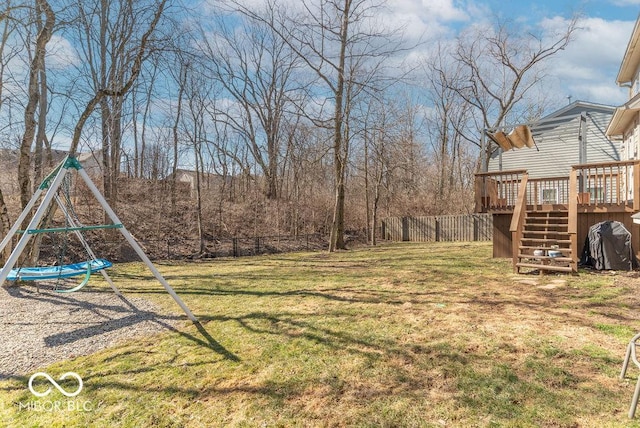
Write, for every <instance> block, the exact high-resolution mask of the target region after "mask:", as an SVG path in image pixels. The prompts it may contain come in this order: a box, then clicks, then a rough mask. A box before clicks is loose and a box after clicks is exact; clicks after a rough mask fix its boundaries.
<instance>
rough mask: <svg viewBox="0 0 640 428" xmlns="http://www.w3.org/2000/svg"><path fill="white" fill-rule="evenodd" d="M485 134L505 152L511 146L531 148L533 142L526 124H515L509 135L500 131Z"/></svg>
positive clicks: (511, 147)
mask: <svg viewBox="0 0 640 428" xmlns="http://www.w3.org/2000/svg"><path fill="white" fill-rule="evenodd" d="M487 135H488V136H489V138H491V139H492V140H493V141H494V142H495V143H496V144H497V145H499V146H500V147H501V148H502V150H504V151H505V152H506V151H509V150H511V149H513V148H516V149H521V148H523V147H524V146H527V147H529V148H531V147H533V145H534V144H535V143H534V141H533V135H531V129H529V127H528V126H527V125H519V126H516V127H515V128H513V130H512V131H511V132H510V133H509V135H507V134H505V133H504V132H502V131H497V132H487Z"/></svg>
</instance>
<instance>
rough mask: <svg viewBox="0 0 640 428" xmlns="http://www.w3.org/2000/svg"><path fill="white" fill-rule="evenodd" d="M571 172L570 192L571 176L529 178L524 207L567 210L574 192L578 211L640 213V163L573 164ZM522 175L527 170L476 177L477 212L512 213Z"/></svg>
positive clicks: (484, 174) (478, 175)
mask: <svg viewBox="0 0 640 428" xmlns="http://www.w3.org/2000/svg"><path fill="white" fill-rule="evenodd" d="M572 172H575V175H576V178H575V180H576V181H575V185H574V186H575V189H572V184H571V181H570V175H571V174H567V176H564V177H551V178H535V179H534V178H529V179H528V183H527V188H526V195H527V198H526V203H527V205H528V206H532V207H533V208H534V209H537V208H539V207H540V206H542V205H554V206H558V205H560V206H564V209H569V205H570V201H571V198H570V196H571V193H572V190H573V191H575V192H576V199H577V208H578V209H582V210H590V209H594V210H597V209H600V208H602V209H606V208H613V209H624V210H633V211H640V161H637V160H635V161H622V162H607V163H592V164H583V165H575V166H573V167H572ZM525 174H526V170H512V171H499V172H490V173H481V174H476V184H475V186H476V188H475V191H476V212H491V211H493V212H499V211H512V210H513V209H514V208H515V205H516V202H517V200H518V192H519V188H520V183H521V181H522V178H523V176H524V175H525ZM634 189H635V191H634Z"/></svg>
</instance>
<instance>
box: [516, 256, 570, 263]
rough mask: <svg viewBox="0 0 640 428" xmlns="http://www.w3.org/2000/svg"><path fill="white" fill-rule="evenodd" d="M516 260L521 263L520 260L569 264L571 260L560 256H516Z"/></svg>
mask: <svg viewBox="0 0 640 428" xmlns="http://www.w3.org/2000/svg"><path fill="white" fill-rule="evenodd" d="M518 258H519V259H520V260H521V261H522V259H528V260H553V261H556V262H564V263H571V262H572V261H573V259H572V258H571V257H566V256H560V257H550V256H534V255H533V254H518Z"/></svg>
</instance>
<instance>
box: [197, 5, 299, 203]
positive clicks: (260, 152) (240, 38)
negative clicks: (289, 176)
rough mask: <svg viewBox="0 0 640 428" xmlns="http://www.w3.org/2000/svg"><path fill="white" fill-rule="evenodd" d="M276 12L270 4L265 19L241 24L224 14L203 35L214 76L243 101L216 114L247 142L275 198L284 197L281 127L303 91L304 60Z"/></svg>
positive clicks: (246, 19) (266, 191) (238, 100)
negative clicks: (297, 75)
mask: <svg viewBox="0 0 640 428" xmlns="http://www.w3.org/2000/svg"><path fill="white" fill-rule="evenodd" d="M274 14H275V10H274V9H269V8H267V9H265V11H264V15H263V16H261V20H256V19H249V18H248V17H246V16H245V17H243V18H244V19H243V22H242V24H241V26H240V28H237V27H232V26H231V25H230V24H229V22H228V20H224V19H221V20H219V21H218V22H217V23H216V27H217V30H216V31H215V32H214V33H213V36H208V35H204V36H203V37H202V43H203V45H204V46H205V48H206V49H205V53H206V56H207V59H208V64H207V66H208V67H209V68H210V70H211V73H212V77H213V78H214V79H215V80H216V81H217V82H218V84H219V85H220V86H221V87H222V88H223V89H224V91H225V94H226V95H228V96H229V97H230V98H231V99H232V100H234V101H235V102H236V103H237V108H236V109H234V110H233V111H231V112H229V111H228V110H227V109H224V110H220V111H218V112H216V118H217V120H221V121H224V122H226V123H228V124H229V126H231V127H232V128H233V129H234V130H235V131H236V133H237V134H238V135H240V136H241V137H242V138H244V139H245V140H246V141H247V147H248V148H249V150H250V152H251V155H252V157H253V158H254V160H255V162H256V164H257V165H258V167H259V168H260V171H261V172H262V174H263V175H264V177H265V189H264V193H265V195H266V196H267V198H269V199H276V198H277V197H278V178H279V177H278V165H279V164H280V156H281V145H282V135H281V128H282V123H283V122H284V120H285V115H286V113H287V109H289V110H291V107H290V104H291V100H292V98H293V97H294V95H292V93H293V92H295V91H297V90H298V87H297V85H296V82H294V80H293V74H294V72H295V70H296V69H297V68H298V66H299V64H300V59H299V58H298V57H297V56H296V55H295V54H294V53H293V52H292V51H291V49H290V48H289V46H288V45H287V43H286V42H285V41H284V40H283V39H282V38H281V37H280V36H279V35H278V33H277V32H276V31H275V28H274V26H275V25H277V24H276V22H275V20H274ZM264 21H268V22H269V23H271V25H266V24H265V22H264ZM282 30H283V29H282V28H280V29H279V31H282Z"/></svg>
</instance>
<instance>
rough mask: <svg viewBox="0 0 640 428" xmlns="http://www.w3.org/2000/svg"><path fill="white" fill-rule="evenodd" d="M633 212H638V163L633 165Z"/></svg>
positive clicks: (639, 184)
mask: <svg viewBox="0 0 640 428" xmlns="http://www.w3.org/2000/svg"><path fill="white" fill-rule="evenodd" d="M625 199H626V198H625ZM633 210H634V211H640V162H636V163H634V164H633Z"/></svg>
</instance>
